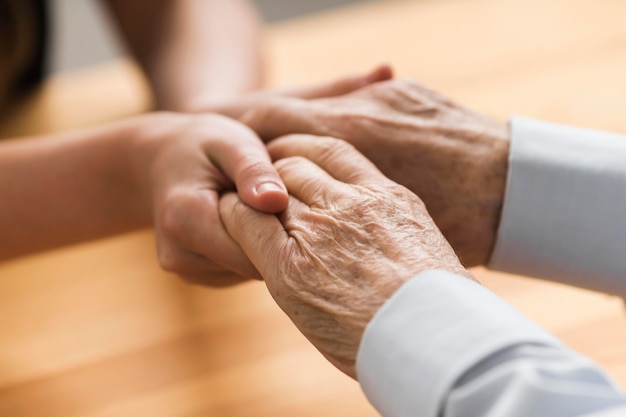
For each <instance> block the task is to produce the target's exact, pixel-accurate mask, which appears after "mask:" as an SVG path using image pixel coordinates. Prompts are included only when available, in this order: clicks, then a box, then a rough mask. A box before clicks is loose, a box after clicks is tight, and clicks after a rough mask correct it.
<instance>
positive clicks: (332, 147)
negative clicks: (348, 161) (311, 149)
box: [315, 136, 356, 162]
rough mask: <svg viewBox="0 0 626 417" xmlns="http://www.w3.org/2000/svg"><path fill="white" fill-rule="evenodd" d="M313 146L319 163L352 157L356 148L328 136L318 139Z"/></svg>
mask: <svg viewBox="0 0 626 417" xmlns="http://www.w3.org/2000/svg"><path fill="white" fill-rule="evenodd" d="M315 144H316V146H315V150H316V152H317V156H318V158H319V159H320V162H332V161H334V160H336V159H342V158H346V157H349V156H350V155H354V153H355V152H356V148H355V147H354V146H352V145H351V144H350V143H348V142H346V141H344V140H341V139H337V138H333V137H330V136H324V137H320V138H319V139H318V140H317V141H316V142H315Z"/></svg>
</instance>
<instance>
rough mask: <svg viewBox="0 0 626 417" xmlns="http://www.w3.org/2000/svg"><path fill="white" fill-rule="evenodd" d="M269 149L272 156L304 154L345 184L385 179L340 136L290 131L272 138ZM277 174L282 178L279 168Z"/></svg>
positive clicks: (284, 156)
mask: <svg viewBox="0 0 626 417" xmlns="http://www.w3.org/2000/svg"><path fill="white" fill-rule="evenodd" d="M268 150H269V152H270V154H271V155H272V157H273V158H274V159H275V160H276V159H278V160H280V159H282V158H290V157H294V156H301V157H304V158H306V159H308V160H310V161H312V162H314V163H315V165H317V166H319V167H320V168H322V169H323V170H324V171H326V172H327V173H328V174H329V175H331V176H332V177H334V178H335V179H337V180H338V181H341V182H344V183H347V184H361V185H365V184H372V183H380V182H381V181H383V182H384V181H387V179H386V177H385V176H384V175H383V174H382V173H381V172H380V171H379V170H378V168H377V167H376V166H375V165H374V164H373V163H372V162H370V160H369V159H367V158H366V157H365V156H363V154H361V153H360V152H359V151H357V150H356V149H355V148H354V147H353V146H352V145H350V144H349V143H347V142H345V141H343V140H340V139H335V138H329V137H320V136H312V135H289V136H284V137H282V138H279V139H276V140H275V141H273V142H271V143H270V144H269V145H268ZM279 172H280V170H279ZM280 175H281V177H282V178H283V181H285V174H284V173H283V172H280ZM285 184H286V185H287V189H289V192H292V190H291V188H290V186H289V184H287V182H286V181H285ZM303 201H304V200H303Z"/></svg>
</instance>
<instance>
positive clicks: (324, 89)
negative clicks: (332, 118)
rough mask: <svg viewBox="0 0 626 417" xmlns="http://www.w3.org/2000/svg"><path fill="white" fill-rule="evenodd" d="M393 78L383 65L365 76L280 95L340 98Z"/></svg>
mask: <svg viewBox="0 0 626 417" xmlns="http://www.w3.org/2000/svg"><path fill="white" fill-rule="evenodd" d="M391 78H393V71H392V69H391V67H390V66H389V65H386V64H383V65H379V66H377V67H376V68H374V69H373V70H372V71H370V72H368V73H366V74H357V75H351V76H348V77H343V78H339V79H337V80H334V81H331V82H327V83H323V84H320V85H316V86H313V87H307V88H297V89H286V90H284V91H283V92H282V95H285V96H289V97H298V98H302V99H314V98H324V97H335V96H342V95H344V94H348V93H351V92H353V91H356V90H358V89H360V88H363V87H365V86H367V85H370V84H373V83H376V82H379V81H386V80H390V79H391Z"/></svg>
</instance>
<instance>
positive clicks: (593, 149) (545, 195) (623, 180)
mask: <svg viewBox="0 0 626 417" xmlns="http://www.w3.org/2000/svg"><path fill="white" fill-rule="evenodd" d="M511 133H512V134H511V138H512V140H511V151H510V156H509V158H510V168H509V173H508V183H507V187H506V194H505V197H504V204H503V210H502V216H501V220H500V226H499V234H498V238H497V242H496V245H495V250H494V252H493V255H492V257H491V260H490V263H489V266H490V267H491V268H493V269H498V270H502V271H505V272H512V273H516V274H521V275H529V276H534V277H537V278H544V279H549V280H554V281H560V282H564V283H567V284H570V285H576V286H580V287H585V288H589V289H592V290H597V291H604V292H607V293H612V294H618V295H622V294H624V293H625V292H626V280H625V279H624V278H625V277H626V262H624V256H623V253H624V247H625V246H626V223H625V222H624V220H623V217H624V212H625V209H624V208H625V207H626V198H625V197H624V196H625V195H626V194H625V191H626V165H625V164H624V161H626V136H623V135H618V134H615V133H608V132H600V131H593V130H587V129H580V128H574V127H568V126H561V125H556V124H552V123H546V122H541V121H537V120H531V119H524V118H513V119H512V120H511Z"/></svg>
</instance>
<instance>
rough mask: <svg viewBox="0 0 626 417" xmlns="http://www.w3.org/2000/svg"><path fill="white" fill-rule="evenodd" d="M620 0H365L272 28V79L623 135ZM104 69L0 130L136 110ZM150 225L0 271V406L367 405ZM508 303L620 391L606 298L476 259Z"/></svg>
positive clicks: (29, 411)
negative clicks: (436, 98) (440, 95)
mask: <svg viewBox="0 0 626 417" xmlns="http://www.w3.org/2000/svg"><path fill="white" fill-rule="evenodd" d="M625 15H626V3H625V2H623V1H621V0H548V1H546V0H526V1H523V2H521V1H512V0H458V1H456V0H431V1H428V0H422V1H410V0H406V1H402V0H397V1H380V2H374V3H371V4H369V5H365V6H357V7H350V8H346V9H343V10H338V11H334V12H330V13H327V14H322V15H317V16H313V17H307V18H304V19H300V20H294V21H290V22H286V23H281V24H278V25H275V26H272V27H270V28H269V29H268V31H267V42H268V55H269V62H270V64H271V84H301V83H310V82H314V81H318V80H324V79H328V78H332V77H334V76H336V75H337V74H341V73H345V72H352V71H356V70H360V69H363V68H368V67H370V66H372V65H374V64H376V63H378V62H381V61H386V62H390V63H392V64H393V65H394V66H395V67H396V68H397V72H398V74H399V75H400V76H410V77H416V78H419V79H421V80H422V81H424V82H426V83H428V84H430V85H432V86H434V87H435V88H437V89H440V90H442V91H445V92H446V93H447V94H449V95H450V96H452V97H454V98H456V99H457V100H459V101H461V102H463V103H465V104H467V105H469V106H471V107H473V108H476V109H478V110H481V111H483V112H486V113H488V114H491V115H493V116H495V117H499V118H502V119H504V118H506V117H507V116H508V115H509V114H512V113H518V114H524V115H527V116H534V117H540V118H544V119H549V120H554V121H560V122H565V123H572V124H578V125H584V126H587V127H595V128H603V129H609V130H616V131H622V132H626V117H624V107H625V106H624V103H625V102H626V99H624V97H626V79H625V77H624V74H626V53H625V52H624V51H626V25H624V23H623V20H624V19H623V17H624V16H625ZM148 103H149V99H148V97H147V95H146V93H145V86H144V85H143V82H142V81H141V79H140V77H138V75H137V72H136V70H135V69H134V68H133V67H132V65H130V64H128V63H126V62H123V61H122V62H114V63H111V64H110V65H105V66H101V67H98V68H92V69H86V70H83V71H80V72H76V73H71V74H68V75H62V76H58V77H55V78H54V79H52V80H51V81H50V82H49V83H48V84H47V85H46V86H45V87H44V89H43V90H42V91H41V92H40V93H39V94H37V95H36V96H35V97H34V98H33V99H32V100H30V101H29V102H27V103H26V104H25V105H24V106H23V107H22V108H21V109H19V110H18V111H17V112H16V113H15V114H14V115H13V117H12V118H11V120H8V121H4V122H3V124H2V127H1V129H0V136H12V135H17V134H27V133H36V132H46V131H55V130H61V129H67V128H74V127H79V126H84V125H89V124H93V123H97V122H102V121H107V120H111V119H115V118H119V117H123V116H126V115H130V114H134V113H137V112H140V111H143V110H144V109H145V108H146V107H147V106H148ZM153 246H154V244H153V238H152V234H151V233H150V232H139V233H133V234H129V235H125V236H119V237H116V238H112V239H107V240H104V241H99V242H94V243H90V244H84V245H79V246H76V247H71V248H66V249H62V250H57V251H52V252H49V253H44V254H38V255H35V256H30V257H26V258H21V259H17V260H14V261H10V262H6V263H4V264H2V265H0V306H1V311H2V315H0V416H10V417H31V416H32V417H35V416H36V417H40V416H46V417H70V416H71V417H78V416H81V417H96V416H98V417H105V416H106V417H120V416H129V417H130V416H151V417H160V416H163V417H170V416H181V417H183V416H184V417H194V416H251V415H252V416H255V417H264V416H268V417H269V416H272V417H277V416H294V415H295V416H300V417H306V416H325V417H334V416H355V415H359V416H375V415H376V412H375V411H374V410H373V409H372V408H371V407H370V406H369V405H368V404H367V402H366V400H365V398H364V397H363V395H362V394H361V392H360V389H359V387H358V385H357V384H356V383H355V382H353V381H351V380H349V379H348V378H346V377H344V376H343V375H342V374H340V373H339V372H338V371H336V370H335V369H334V368H332V367H331V366H330V365H329V364H327V363H326V362H325V360H323V359H322V357H321V356H320V355H319V354H318V353H317V352H316V351H315V350H314V349H313V348H312V347H311V346H309V344H308V343H307V342H306V340H305V339H304V338H303V337H302V336H300V335H299V333H298V332H297V331H296V330H295V329H294V328H293V327H292V326H291V324H290V322H289V321H288V320H287V319H286V318H285V317H284V316H283V314H282V313H281V312H280V311H279V310H278V308H276V307H275V306H274V305H273V303H272V301H271V300H270V298H269V297H268V295H267V294H266V291H265V289H264V287H263V285H262V284H261V283H253V284H246V285H242V286H239V287H237V288H233V289H227V290H212V289H202V288H192V287H188V286H186V285H184V284H182V283H181V282H179V281H178V280H177V279H176V277H174V276H172V275H169V274H166V273H163V272H161V271H160V270H159V268H158V266H157V263H156V260H155V251H154V249H153ZM476 274H477V275H478V276H479V278H481V279H482V280H483V281H484V282H485V283H486V284H487V285H488V286H490V287H491V288H493V289H494V290H495V291H497V292H498V293H499V294H501V295H502V296H503V297H504V298H506V299H507V300H509V301H510V302H511V303H512V304H514V305H515V306H517V307H518V308H519V309H521V310H522V311H523V312H524V313H526V314H528V315H529V316H530V317H532V318H533V319H534V320H536V321H537V322H539V323H540V324H542V325H544V326H546V327H547V328H549V329H550V330H551V331H553V332H554V333H556V334H557V335H558V336H559V337H561V338H563V339H564V340H565V341H566V342H567V343H569V344H570V345H571V346H573V347H574V348H575V349H578V350H579V351H581V352H583V353H584V354H586V355H589V356H591V357H592V358H593V359H595V360H597V361H598V362H600V363H601V364H602V365H603V366H604V367H605V368H606V369H607V370H608V371H609V372H610V373H611V374H612V375H613V376H614V377H615V378H616V379H617V380H618V381H620V382H621V383H622V384H626V352H625V351H624V346H626V320H624V314H623V313H624V311H623V305H622V302H621V300H618V299H615V298H611V297H608V296H605V295H600V294H594V293H590V292H587V291H582V290H577V289H572V288H568V287H565V286H561V285H556V284H549V283H542V282H538V281H533V280H528V279H523V278H519V277H513V276H505V275H502V274H495V273H489V272H486V271H482V270H478V271H476Z"/></svg>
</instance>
